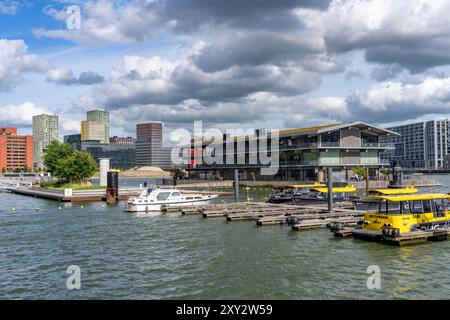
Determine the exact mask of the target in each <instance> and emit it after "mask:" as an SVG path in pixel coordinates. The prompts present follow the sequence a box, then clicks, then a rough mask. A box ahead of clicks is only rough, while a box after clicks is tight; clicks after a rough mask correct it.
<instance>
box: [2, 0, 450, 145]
mask: <svg viewBox="0 0 450 320" xmlns="http://www.w3.org/2000/svg"><path fill="white" fill-rule="evenodd" d="M448 12H450V0H433V1H429V0H245V1H242V0H239V1H238V0H227V1H222V0H184V1H180V0H128V1H126V0H117V1H113V0H110V1H106V0H98V1H77V0H72V1H70V0H59V1H42V0H40V1H31V0H30V1H28V0H25V1H19V0H0V127H18V128H19V130H21V132H23V133H30V132H31V123H32V116H33V115H36V114H40V113H44V112H45V113H55V114H58V115H59V117H60V127H61V135H64V134H72V133H77V132H79V131H80V121H81V120H83V119H84V118H85V113H86V111H87V110H91V109H96V108H107V109H108V110H110V112H111V134H112V135H123V136H134V135H135V125H136V123H139V122H145V121H163V122H164V123H165V132H166V133H169V132H171V131H172V130H174V129H179V128H182V129H188V130H189V129H192V127H193V122H194V121H199V120H201V121H203V126H204V127H205V128H206V127H210V128H217V129H220V130H225V129H228V128H235V129H249V128H268V129H284V128H296V127H305V126H310V125H318V124H328V123H337V122H344V121H355V120H360V121H365V122H369V123H372V124H375V125H381V126H390V125H396V124H399V123H404V122H414V121H421V120H428V119H444V118H450V72H449V71H450V68H449V65H450V54H449V52H450V16H449V15H448ZM167 136H169V135H167ZM167 139H169V140H170V138H167ZM169 142H170V141H169Z"/></svg>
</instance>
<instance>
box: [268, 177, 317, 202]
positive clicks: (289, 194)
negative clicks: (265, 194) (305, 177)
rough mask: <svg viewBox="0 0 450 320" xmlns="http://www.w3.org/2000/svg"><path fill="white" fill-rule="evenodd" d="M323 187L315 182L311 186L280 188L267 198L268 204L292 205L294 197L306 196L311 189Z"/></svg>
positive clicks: (295, 185)
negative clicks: (279, 190)
mask: <svg viewBox="0 0 450 320" xmlns="http://www.w3.org/2000/svg"><path fill="white" fill-rule="evenodd" d="M318 187H325V185H324V184H321V183H319V182H315V183H313V184H292V185H289V186H286V187H284V188H282V190H281V192H277V193H276V194H274V195H273V196H271V197H270V198H269V200H268V201H267V202H269V203H293V201H294V197H295V196H306V195H307V194H309V193H310V189H311V188H318Z"/></svg>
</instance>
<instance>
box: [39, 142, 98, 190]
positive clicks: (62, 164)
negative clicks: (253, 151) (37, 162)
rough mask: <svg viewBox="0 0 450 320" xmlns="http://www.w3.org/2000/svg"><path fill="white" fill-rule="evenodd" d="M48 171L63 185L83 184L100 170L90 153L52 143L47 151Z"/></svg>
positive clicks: (59, 143) (63, 144)
mask: <svg viewBox="0 0 450 320" xmlns="http://www.w3.org/2000/svg"><path fill="white" fill-rule="evenodd" d="M44 165H45V167H46V168H47V171H48V172H50V173H51V174H52V175H53V176H55V177H57V178H58V179H59V180H60V181H61V183H69V184H73V183H82V182H85V181H86V179H88V178H90V177H92V175H93V174H94V173H95V172H96V171H97V170H98V165H97V162H95V160H94V158H93V157H92V155H91V154H90V153H88V152H82V151H78V150H75V149H73V148H72V146H71V145H70V144H68V143H61V142H59V141H53V142H51V143H50V144H49V145H48V146H47V148H46V151H45V156H44Z"/></svg>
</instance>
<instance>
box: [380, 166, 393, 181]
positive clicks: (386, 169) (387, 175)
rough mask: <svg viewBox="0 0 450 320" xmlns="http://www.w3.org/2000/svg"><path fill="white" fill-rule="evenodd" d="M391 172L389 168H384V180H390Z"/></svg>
mask: <svg viewBox="0 0 450 320" xmlns="http://www.w3.org/2000/svg"><path fill="white" fill-rule="evenodd" d="M390 173H391V172H390V170H389V169H388V168H384V169H383V172H382V174H383V178H384V180H386V181H387V180H389V175H390Z"/></svg>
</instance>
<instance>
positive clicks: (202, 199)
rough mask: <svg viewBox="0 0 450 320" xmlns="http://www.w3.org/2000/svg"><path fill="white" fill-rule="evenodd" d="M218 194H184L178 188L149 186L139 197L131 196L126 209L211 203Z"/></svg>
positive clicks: (154, 208) (158, 208)
mask: <svg viewBox="0 0 450 320" xmlns="http://www.w3.org/2000/svg"><path fill="white" fill-rule="evenodd" d="M217 197H218V195H202V194H194V193H192V194H182V193H181V192H180V191H179V190H178V189H159V188H148V189H146V190H144V191H142V193H141V194H140V195H139V197H130V198H129V199H128V202H127V207H126V209H125V211H128V212H148V211H158V210H161V208H162V207H182V206H183V207H184V206H198V205H205V204H210V203H211V200H213V199H215V198H217Z"/></svg>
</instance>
